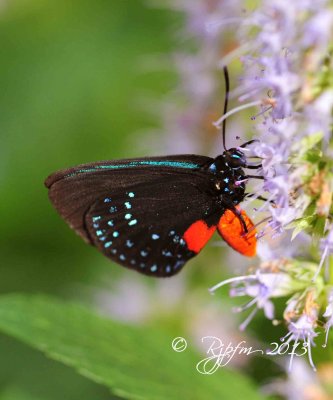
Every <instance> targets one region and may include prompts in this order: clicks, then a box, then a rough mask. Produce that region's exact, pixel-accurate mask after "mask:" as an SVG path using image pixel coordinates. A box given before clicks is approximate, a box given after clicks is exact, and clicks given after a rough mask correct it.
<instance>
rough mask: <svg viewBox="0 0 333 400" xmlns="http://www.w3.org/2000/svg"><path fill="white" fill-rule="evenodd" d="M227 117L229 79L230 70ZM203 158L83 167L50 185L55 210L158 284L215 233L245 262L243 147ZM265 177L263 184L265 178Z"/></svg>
mask: <svg viewBox="0 0 333 400" xmlns="http://www.w3.org/2000/svg"><path fill="white" fill-rule="evenodd" d="M224 73H225V79H226V86H227V90H226V93H227V95H226V98H225V107H224V114H225V113H226V110H227V102H228V93H229V78H228V72H227V70H226V68H225V69H224ZM222 137H223V146H224V151H223V153H222V154H221V155H219V156H217V157H215V158H211V157H206V156H201V155H193V154H189V155H171V156H162V157H149V158H136V159H123V160H116V161H105V162H94V163H89V164H82V165H78V166H76V167H73V168H69V169H65V170H61V171H58V172H55V173H53V174H51V175H50V176H49V177H48V178H47V179H46V181H45V185H46V187H47V188H48V190H49V198H50V200H51V203H52V204H53V206H54V207H55V209H56V210H57V211H58V213H59V214H60V215H61V217H62V218H63V219H64V220H65V221H66V222H67V223H68V225H69V226H70V227H71V228H72V229H74V230H75V231H76V233H78V234H79V235H80V236H81V237H82V238H83V239H84V240H85V241H86V242H87V243H89V244H91V245H93V246H95V247H96V248H97V249H98V250H99V251H100V252H101V253H103V254H104V255H105V256H106V257H108V258H110V259H111V260H113V261H115V262H116V263H118V264H121V265H123V266H125V267H127V268H130V269H133V270H136V271H138V272H140V273H143V274H146V275H151V276H155V277H168V276H172V275H174V274H176V273H178V272H179V271H180V270H181V269H182V267H183V266H184V265H185V263H186V262H187V261H188V260H190V259H191V258H193V257H194V256H196V255H197V254H198V253H199V252H200V251H201V250H202V249H203V247H204V246H205V245H206V244H207V242H208V241H209V239H210V238H211V237H212V235H213V234H214V232H215V231H217V232H218V233H219V234H220V235H221V237H222V238H223V239H224V240H225V241H226V243H227V244H229V245H230V246H231V247H232V248H233V249H235V250H236V251H238V252H239V253H241V254H243V255H245V256H254V255H255V253H256V230H255V227H254V224H253V222H252V221H251V219H250V218H249V217H248V216H247V215H246V213H245V212H244V211H242V210H241V209H240V208H239V203H241V202H242V201H243V200H244V198H245V196H246V193H245V189H246V182H247V179H249V178H250V177H254V178H255V177H257V175H254V176H251V175H248V174H246V173H245V171H244V169H246V168H252V169H253V168H260V165H258V166H253V165H250V164H249V163H248V161H247V157H246V156H245V153H244V151H243V148H244V147H246V146H247V145H249V144H251V143H252V142H253V141H249V142H247V143H244V144H243V145H242V146H240V147H237V148H230V149H227V148H226V146H225V121H224V122H223V128H222ZM259 178H260V177H259Z"/></svg>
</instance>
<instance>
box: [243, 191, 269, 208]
mask: <svg viewBox="0 0 333 400" xmlns="http://www.w3.org/2000/svg"><path fill="white" fill-rule="evenodd" d="M254 196H255V193H245V197H254ZM256 200H262V201H268V202H269V203H271V204H273V205H275V202H274V201H273V200H269V199H266V197H262V196H256Z"/></svg>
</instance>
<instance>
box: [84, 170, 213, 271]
mask: <svg viewBox="0 0 333 400" xmlns="http://www.w3.org/2000/svg"><path fill="white" fill-rule="evenodd" d="M199 186H200V187H202V186H201V185H199ZM215 209H216V208H215V203H214V200H213V199H212V197H210V196H207V195H205V194H204V193H203V192H202V191H201V190H198V187H197V186H196V185H193V184H192V183H191V182H189V181H188V180H187V179H184V178H183V177H179V176H175V177H173V179H171V178H170V177H168V178H164V179H163V178H162V179H161V178H160V179H159V180H156V181H154V182H150V184H149V186H144V185H132V186H130V187H127V188H126V189H124V188H121V189H118V190H117V191H113V192H112V193H111V192H110V193H109V194H108V195H107V196H105V197H103V198H100V199H99V200H98V201H96V203H95V204H94V205H93V206H92V207H91V208H90V210H89V212H88V213H87V214H86V223H85V224H86V227H87V230H88V232H89V236H90V237H91V238H92V241H93V243H94V245H95V246H96V247H97V248H98V249H99V250H100V251H101V252H102V253H103V254H105V255H106V256H107V257H109V258H111V259H112V260H114V261H116V262H117V263H119V264H122V265H124V266H126V267H128V268H131V269H135V270H137V271H139V272H141V273H144V274H146V275H154V276H171V275H174V274H176V273H177V272H179V271H180V270H181V268H182V267H183V265H184V264H185V263H186V262H187V261H188V260H189V259H190V258H192V257H194V256H195V255H196V254H197V253H198V252H199V251H200V250H201V247H203V245H204V244H205V243H206V242H207V241H208V239H209V238H210V236H211V234H212V233H213V232H214V230H215V225H212V226H210V227H208V225H207V224H206V222H204V221H202V220H200V218H202V217H204V216H207V218H208V217H210V219H211V221H212V222H213V219H214V218H212V213H213V212H215ZM198 221H199V225H198ZM200 221H201V222H200ZM204 227H206V228H207V230H209V229H210V232H211V234H209V235H205V231H204V229H203V228H204ZM193 229H195V233H198V232H199V231H198V229H200V232H201V233H202V234H203V235H201V236H200V232H199V235H198V236H197V238H198V240H201V244H202V246H201V247H200V248H198V247H197V246H196V242H193V234H192V233H194V231H193ZM186 232H187V234H186ZM191 232H192V233H191ZM191 234H192V236H191Z"/></svg>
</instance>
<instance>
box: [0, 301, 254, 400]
mask: <svg viewBox="0 0 333 400" xmlns="http://www.w3.org/2000/svg"><path fill="white" fill-rule="evenodd" d="M0 329H1V330H2V331H3V332H5V333H7V334H8V335H11V336H13V337H15V338H17V339H20V340H22V341H23V342H25V343H27V344H29V345H31V346H32V347H34V348H37V349H39V350H41V351H42V352H44V353H45V354H47V355H48V356H49V357H51V358H53V359H55V360H58V361H60V362H62V363H64V364H66V365H68V366H71V367H73V368H75V369H76V370H77V371H78V372H79V373H80V374H82V375H84V376H86V377H87V378H89V379H91V380H93V381H95V382H97V383H100V384H103V385H106V386H107V387H109V388H110V389H111V390H112V392H113V393H115V394H116V395H118V396H120V397H123V398H128V399H145V400H149V399H154V400H157V399H158V400H164V399H165V400H172V399H174V400H178V399H187V400H191V399H193V400H194V399H198V400H199V399H200V400H202V399H205V400H210V399H212V400H213V399H214V400H215V399H217V398H226V399H232V398H246V399H248V400H250V399H259V398H260V396H259V395H258V393H257V392H256V391H255V389H254V387H253V386H252V385H251V384H250V382H249V381H248V380H247V379H245V378H244V377H242V376H241V375H240V374H239V373H236V372H231V371H228V370H226V369H221V370H219V371H217V372H216V373H215V374H214V375H210V376H208V375H200V374H199V373H198V372H197V371H196V368H195V366H196V363H197V362H198V361H199V360H200V356H197V355H196V354H195V353H193V351H192V350H191V349H190V347H191V346H189V347H188V348H187V349H186V350H185V351H184V352H182V353H176V352H174V351H173V350H172V348H171V341H172V338H171V337H169V336H167V335H165V334H163V333H162V332H160V331H157V330H156V331H155V330H154V331H153V330H150V329H147V328H143V327H141V328H138V327H132V326H128V325H124V324H120V323H116V322H113V321H111V320H108V319H105V318H102V317H100V316H98V315H96V314H94V313H93V312H91V311H87V310H85V309H83V308H82V307H80V306H77V305H73V304H66V303H62V302H59V301H56V300H53V299H50V298H47V297H42V296H23V295H6V296H3V297H2V298H1V299H0Z"/></svg>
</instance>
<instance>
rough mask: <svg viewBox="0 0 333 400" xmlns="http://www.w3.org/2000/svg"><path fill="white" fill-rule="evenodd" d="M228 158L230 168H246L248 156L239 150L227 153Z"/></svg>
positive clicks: (231, 150)
mask: <svg viewBox="0 0 333 400" xmlns="http://www.w3.org/2000/svg"><path fill="white" fill-rule="evenodd" d="M226 158H227V161H228V164H229V166H230V167H245V166H246V156H245V154H244V153H243V152H241V151H240V150H238V149H235V148H232V149H230V150H228V151H227V152H226Z"/></svg>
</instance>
